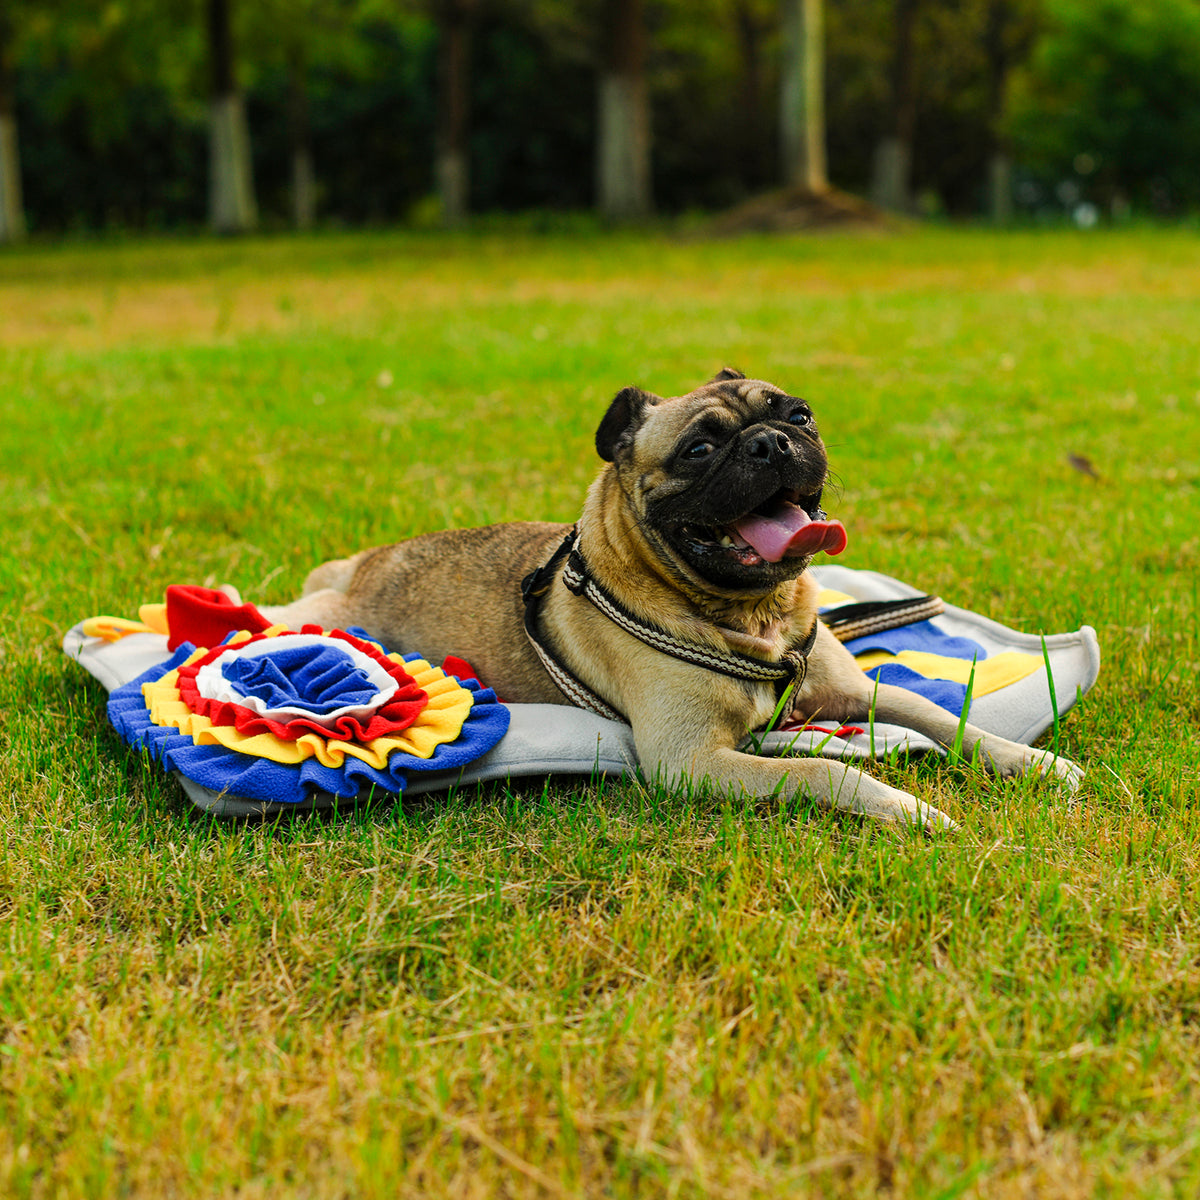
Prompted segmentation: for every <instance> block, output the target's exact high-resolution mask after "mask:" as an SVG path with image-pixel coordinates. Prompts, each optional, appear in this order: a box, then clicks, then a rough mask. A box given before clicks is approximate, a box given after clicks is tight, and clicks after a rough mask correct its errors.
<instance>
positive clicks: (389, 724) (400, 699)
mask: <svg viewBox="0 0 1200 1200" xmlns="http://www.w3.org/2000/svg"><path fill="white" fill-rule="evenodd" d="M300 632H301V633H323V632H325V631H323V630H322V629H321V628H320V627H319V626H317V625H305V626H304V628H303V629H302V630H301V631H300ZM326 636H327V637H332V638H338V639H339V640H341V641H343V642H345V643H346V644H347V645H350V646H353V647H354V649H356V650H359V651H361V652H362V653H363V654H366V655H369V656H370V657H371V658H373V659H374V660H375V661H376V662H377V663H379V665H380V666H381V667H383V669H384V670H385V671H387V673H388V674H389V675H390V676H391V677H392V678H393V679H394V680H395V681H396V683H397V684H398V685H399V687H400V690H399V691H398V692H397V693H396V694H395V695H394V696H393V697H392V698H391V699H390V700H389V701H388V702H387V703H386V704H385V705H383V706H382V707H381V708H378V709H376V710H375V712H373V713H372V714H371V715H370V717H369V718H368V719H367V720H366V721H365V722H364V721H363V720H361V719H360V718H358V717H354V716H349V715H347V716H341V717H339V718H338V719H337V721H336V722H335V723H334V724H333V725H332V726H327V725H321V724H318V723H317V722H316V721H313V720H311V719H310V718H308V717H295V718H293V719H292V720H290V721H288V722H286V723H283V722H281V721H275V720H272V719H271V718H270V717H264V716H261V715H260V714H259V713H256V712H255V711H254V710H253V709H252V708H247V707H245V706H244V705H241V704H231V703H229V702H228V701H218V700H209V699H207V698H206V697H204V696H201V695H200V692H199V690H198V689H197V687H196V675H197V674H198V673H199V670H200V668H201V667H203V666H206V665H207V664H208V663H210V662H214V661H215V660H216V659H217V658H219V657H220V656H221V655H222V654H224V653H225V651H226V650H229V649H231V647H229V646H216V647H214V648H213V649H212V650H210V651H209V652H208V653H207V654H205V655H204V657H203V658H199V659H197V660H196V661H195V662H194V663H191V664H189V665H187V666H183V667H180V668H179V682H178V683H177V684H176V686H177V687H178V688H179V698H180V699H181V700H182V701H183V702H184V704H186V705H187V706H188V708H189V709H190V710H191V711H192V712H194V713H198V714H199V715H200V716H204V717H207V718H208V719H209V720H210V721H212V723H213V724H214V725H232V726H234V728H236V729H237V731H238V732H239V733H241V734H245V735H247V736H253V735H255V734H260V733H273V734H274V735H275V736H276V737H279V738H284V739H285V740H287V741H289V742H294V741H297V740H299V739H300V738H301V737H303V736H304V735H305V734H307V733H315V734H317V736H318V737H323V738H326V739H327V740H334V739H339V740H341V741H347V742H370V741H373V740H374V739H375V738H380V737H387V736H388V735H390V734H395V733H399V732H400V731H401V730H403V729H407V728H408V727H409V726H410V725H411V724H412V723H413V722H414V721H415V720H416V719H417V717H418V716H420V714H421V710H422V709H424V707H425V706H426V705H427V704H428V703H429V697H428V696H427V695H426V694H425V692H424V691H423V690H422V689H421V688H419V687H417V685H416V683H415V681H414V680H413V678H412V676H411V675H409V674H408V672H407V671H405V669H404V665H403V663H396V662H392V661H391V659H389V658H386V657H385V656H384V655H382V654H381V653H380V652H379V649H378V648H377V647H376V646H373V645H371V643H370V642H364V641H362V640H361V639H360V638H356V637H354V636H353V635H351V634H348V633H342V632H340V631H336V630H335V631H332V632H329V633H326ZM264 640H266V639H264V638H262V637H252V638H250V639H248V640H247V641H245V642H239V643H238V646H239V647H241V646H248V645H251V644H252V643H254V642H261V641H264ZM279 640H280V641H281V642H284V643H286V635H284V637H283V638H281V639H279Z"/></svg>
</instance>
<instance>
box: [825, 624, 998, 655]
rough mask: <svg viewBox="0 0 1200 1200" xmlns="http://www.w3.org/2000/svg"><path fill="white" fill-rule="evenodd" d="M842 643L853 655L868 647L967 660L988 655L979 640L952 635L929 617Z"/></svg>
mask: <svg viewBox="0 0 1200 1200" xmlns="http://www.w3.org/2000/svg"><path fill="white" fill-rule="evenodd" d="M842 645H844V646H845V647H846V649H847V650H849V651H850V653H851V654H854V655H859V654H866V653H867V652H868V651H869V650H885V651H887V652H888V653H889V654H899V653H900V651H901V650H923V651H925V652H926V653H928V654H943V655H945V656H946V657H947V658H965V659H966V660H967V661H968V662H970V661H971V659H977V660H978V661H979V662H982V661H983V660H984V659H985V658H987V656H988V655H987V651H986V650H985V649H984V648H983V647H982V646H981V645H980V644H979V643H978V642H975V641H972V640H971V639H970V638H965V637H951V636H950V635H949V634H948V633H944V632H943V631H942V630H940V629H939V628H938V627H937V626H936V625H935V624H934V623H933V622H932V621H916V622H914V623H913V624H912V625H901V626H900V628H898V629H885V630H884V631H883V632H882V633H868V634H864V635H863V636H862V637H858V638H852V639H851V640H850V641H848V642H843V643H842Z"/></svg>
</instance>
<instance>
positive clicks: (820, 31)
mask: <svg viewBox="0 0 1200 1200" xmlns="http://www.w3.org/2000/svg"><path fill="white" fill-rule="evenodd" d="M779 132H780V150H781V155H782V158H783V177H784V181H785V182H786V183H788V184H790V185H791V186H793V187H800V188H803V189H804V190H805V191H808V192H812V193H814V194H820V193H821V192H827V191H828V190H829V176H828V167H827V166H826V162H825V33H824V9H823V0H783V72H782V80H781V87H780V112H779Z"/></svg>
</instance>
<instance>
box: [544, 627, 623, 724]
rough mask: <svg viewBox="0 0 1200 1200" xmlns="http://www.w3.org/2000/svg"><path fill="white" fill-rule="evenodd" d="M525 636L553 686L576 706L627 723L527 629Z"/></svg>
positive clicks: (611, 719)
mask: <svg viewBox="0 0 1200 1200" xmlns="http://www.w3.org/2000/svg"><path fill="white" fill-rule="evenodd" d="M526 636H527V637H528V638H529V644H530V645H531V646H532V647H533V648H534V649H535V650H536V651H537V655H538V658H540V659H541V660H542V666H543V667H545V668H546V672H547V674H549V676H550V678H551V679H553V680H554V686H555V687H557V688H558V690H559V691H560V692H562V694H563V695H564V696H566V698H567V699H568V700H570V702H571V703H572V704H574V705H575V707H576V708H586V709H587V710H588V711H589V712H594V713H595V714H596V715H597V716H598V717H606V718H607V719H608V720H610V721H620V722H621V723H622V724H623V725H628V724H629V721H628V720H627V719H626V718H625V716H624V714H623V713H620V712H618V711H617V710H616V709H615V708H613V707H612V706H611V705H609V704H606V703H605V702H604V701H603V700H601V699H600V697H599V696H597V695H596V693H595V692H593V691H592V690H591V688H589V687H588V686H587V685H586V684H585V683H583V682H582V681H581V680H579V679H576V678H575V676H574V675H572V674H571V672H570V671H568V670H567V669H566V667H564V666H563V665H562V663H560V662H559V661H558V660H557V659H556V658H554V657H552V656H551V654H550V652H549V651H548V650H546V649H545V647H543V646H542V644H541V643H540V642H539V641H538V640H537V639H536V638H535V637H533V635H532V634H530V633H529V632H528V630H527V631H526Z"/></svg>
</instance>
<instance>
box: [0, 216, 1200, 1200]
mask: <svg viewBox="0 0 1200 1200" xmlns="http://www.w3.org/2000/svg"><path fill="white" fill-rule="evenodd" d="M1198 328H1200V241H1198V240H1197V239H1196V238H1195V237H1194V235H1189V234H1185V233H1171V232H1155V231H1149V232H1138V233H1130V234H1112V235H1109V234H1103V235H1101V234H1097V235H1094V236H1079V235H1072V234H1063V233H1054V234H1012V235H1009V236H995V235H991V234H985V233H980V232H970V231H957V232H956V231H942V232H937V231H934V232H918V233H913V234H909V235H903V236H879V237H850V236H846V237H841V236H828V237H812V238H808V239H803V238H795V239H792V238H785V239H779V240H772V239H748V240H740V241H724V242H715V243H713V242H700V241H696V242H687V241H674V240H670V239H667V238H665V237H660V236H654V235H632V234H631V235H614V236H611V237H604V238H601V237H587V236H579V237H566V236H560V237H548V238H545V239H542V240H537V239H533V238H530V237H527V236H522V235H513V236H507V237H506V236H504V235H503V234H501V233H489V234H487V235H486V236H475V237H472V236H468V235H463V236H458V237H454V238H447V237H441V236H428V235H427V236H417V235H391V234H387V235H383V234H380V235H370V236H367V235H364V236H328V237H319V238H314V239H311V240H298V241H295V240H278V241H252V242H237V243H220V244H218V243H189V242H160V243H148V244H140V243H135V244H128V245H114V246H82V247H71V248H61V249H55V248H45V247H41V248H39V247H34V248H31V249H23V250H20V251H13V252H7V253H5V254H3V255H0V415H2V417H3V425H2V426H0V489H2V495H0V498H2V504H0V513H2V516H0V531H2V534H0V539H2V540H0V602H2V603H3V614H2V615H3V625H2V627H0V712H2V722H3V723H2V725H0V831H2V834H3V844H4V850H3V853H2V854H0V1194H3V1195H5V1196H14V1197H24V1196H36V1197H50V1196H75V1195H88V1196H100V1195H127V1196H135V1197H150V1196H168V1195H169V1196H194V1197H211V1196H232V1195H237V1196H240V1197H259V1196H262V1197H271V1198H272V1200H274V1198H277V1197H292V1196H295V1197H308V1196H314V1197H325V1196H355V1197H358V1196H368V1197H369V1196H380V1197H393V1196H397V1195H428V1196H453V1197H455V1198H456V1200H460V1198H469V1197H476V1196H498V1195H504V1196H540V1195H543V1194H550V1195H564V1196H588V1197H591V1196H599V1195H608V1196H614V1197H628V1196H646V1197H653V1196H660V1195H661V1196H683V1197H688V1196H709V1195H712V1196H729V1197H735V1196H736V1197H741V1196H755V1195H757V1196H763V1197H777V1196H782V1195H799V1196H806V1195H812V1196H838V1197H841V1196H874V1195H877V1194H878V1192H879V1191H880V1190H881V1189H882V1190H884V1191H889V1190H890V1191H891V1192H892V1193H893V1194H895V1195H904V1196H916V1197H930V1198H933V1197H955V1196H981V1197H982V1196H987V1197H1008V1196H1014V1197H1015V1196H1030V1195H1036V1196H1051V1195H1053V1196H1076V1195H1077V1196H1114V1197H1116V1196H1128V1195H1146V1196H1168V1195H1179V1196H1189V1197H1190V1196H1193V1195H1195V1194H1196V1193H1197V1191H1198V1190H1200V1066H1198V1064H1200V1053H1198V1051H1200V1044H1198V1043H1200V923H1198V917H1197V914H1198V913H1200V883H1198V882H1197V880H1198V879H1200V861H1198V860H1200V803H1198V801H1197V792H1198V791H1200V772H1198V768H1197V765H1196V764H1197V751H1196V747H1195V742H1196V738H1197V734H1198V728H1197V727H1198V724H1200V699H1198V697H1200V689H1198V686H1197V673H1198V671H1200V645H1198V638H1197V607H1198V605H1197V592H1198V587H1200V584H1198V582H1197V581H1198V579H1200V532H1198V530H1200V495H1198V483H1200V392H1198V390H1197V389H1198V388H1200V340H1198V339H1197V337H1196V330H1197V329H1198ZM726 363H728V364H731V365H736V366H740V367H742V368H743V369H745V370H747V371H748V372H750V373H752V374H757V375H762V376H765V377H767V378H771V379H773V380H776V381H777V382H779V383H781V384H783V385H785V386H787V387H789V388H791V389H793V390H797V391H799V392H801V393H802V394H804V395H805V396H807V397H808V398H809V399H810V400H811V401H812V402H813V404H814V406H815V408H816V411H817V414H818V418H819V421H820V423H821V427H822V430H823V432H824V434H825V437H826V440H827V442H828V443H829V446H830V453H831V458H832V461H833V465H834V468H835V470H836V473H837V476H838V479H839V481H840V488H839V494H838V495H836V496H831V497H830V502H829V503H827V504H826V507H827V508H828V509H829V511H830V512H831V513H832V514H834V515H837V516H838V517H841V518H842V519H843V520H844V521H845V523H846V525H847V528H848V529H849V531H850V537H851V545H850V549H849V550H848V551H847V553H846V555H844V556H843V559H842V561H843V562H845V563H846V565H848V566H862V567H868V568H874V569H881V570H885V571H888V572H890V573H892V574H895V575H898V576H900V577H901V578H905V579H909V580H911V581H912V582H915V583H918V584H920V585H922V586H923V587H927V588H929V589H930V590H936V591H938V592H939V593H940V594H942V595H943V596H945V597H946V598H947V599H949V600H951V601H952V602H955V603H959V604H962V605H965V606H967V607H970V608H973V609H975V610H977V611H980V612H983V613H985V614H988V615H990V616H993V617H996V618H998V619H1000V620H1003V621H1005V622H1007V623H1009V624H1013V625H1016V626H1017V627H1019V628H1022V629H1025V630H1028V631H1031V632H1039V631H1044V632H1056V631H1059V630H1064V629H1073V628H1075V627H1077V626H1078V625H1080V624H1082V623H1084V622H1088V623H1090V624H1093V625H1094V626H1095V627H1096V628H1097V631H1098V633H1099V636H1100V640H1101V646H1102V650H1103V654H1104V666H1103V670H1102V674H1101V678H1100V682H1099V684H1098V686H1097V687H1096V689H1095V691H1094V692H1093V693H1092V694H1091V695H1090V696H1089V697H1088V699H1087V700H1086V701H1085V703H1084V705H1083V706H1082V708H1080V709H1077V710H1076V711H1074V712H1072V713H1071V714H1070V715H1068V716H1067V717H1065V718H1064V720H1063V722H1062V727H1061V730H1060V732H1059V738H1060V741H1061V748H1062V750H1063V752H1064V753H1066V754H1068V755H1069V756H1071V757H1072V758H1075V759H1077V760H1078V761H1080V762H1083V763H1084V764H1086V766H1087V767H1088V771H1089V774H1088V778H1087V780H1086V782H1085V783H1084V786H1083V789H1082V791H1081V793H1080V795H1079V796H1078V798H1077V799H1075V800H1073V801H1072V800H1069V799H1068V798H1067V796H1066V795H1065V794H1064V793H1063V792H1061V791H1059V790H1056V789H1052V788H1051V789H1039V788H1037V787H1033V786H1030V785H1029V784H1028V783H1027V782H1026V781H1017V782H1015V783H1003V784H1001V783H995V782H992V781H990V780H988V779H986V778H982V777H981V776H980V775H979V774H978V773H977V772H976V771H975V770H974V769H973V768H972V767H971V766H970V765H969V764H967V763H960V764H958V765H951V766H946V765H942V766H936V765H933V764H927V763H919V764H904V763H903V762H901V763H898V764H884V765H880V766H877V767H875V768H873V769H874V770H876V771H878V772H879V773H880V774H882V775H883V776H885V777H886V778H888V779H889V781H891V782H893V783H894V784H896V785H897V786H902V787H905V788H908V789H910V790H914V791H917V792H919V793H920V794H921V795H922V796H923V797H924V798H925V799H927V800H929V801H930V802H931V803H933V804H936V805H937V806H938V807H939V808H941V809H943V810H945V811H947V812H948V813H949V814H950V815H951V816H953V817H954V818H955V820H957V821H958V822H959V823H960V824H961V826H962V829H961V831H960V832H958V833H956V834H953V835H945V836H940V837H929V836H918V835H914V834H912V833H911V832H906V831H903V830H896V829H892V828H889V827H885V826H880V825H875V824H869V823H863V822H861V821H858V820H853V819H845V818H839V817H835V816H830V815H828V814H820V813H814V812H811V811H810V810H809V809H808V807H807V806H806V805H804V804H803V803H802V802H795V801H793V802H790V803H785V804H778V805H770V804H757V805H755V804H745V803H731V802H728V801H720V800H714V799H711V798H706V797H704V796H701V795H683V796H671V795H666V794H663V793H661V792H658V791H655V790H652V789H651V790H645V789H641V788H638V787H635V786H620V785H617V784H608V785H605V786H603V787H594V786H577V787H573V786H570V785H568V784H565V783H560V784H556V785H555V786H553V787H548V788H547V787H543V786H542V784H541V783H540V782H536V781H534V782H524V783H521V784H519V785H514V786H512V787H502V786H491V787H488V788H484V789H479V790H470V791H465V792H462V793H459V794H456V795H451V796H441V797H429V798H421V799H417V800H413V801H409V802H406V803H403V804H398V805H394V806H379V807H368V808H363V809H360V810H358V811H354V812H351V813H343V814H339V815H337V816H336V817H333V818H327V819H317V818H304V819H298V820H295V821H290V822H281V823H280V824H278V825H273V824H268V825H238V824H221V823H218V822H212V821H209V820H206V819H202V818H200V817H199V816H198V815H196V814H195V813H194V812H193V811H192V810H191V807H190V805H188V804H187V802H186V801H185V800H184V798H183V797H182V795H181V793H180V791H179V790H178V788H177V787H176V786H175V785H174V784H173V783H172V782H170V781H168V780H165V779H163V778H162V777H161V776H160V775H158V774H157V773H156V772H155V771H154V770H152V769H151V768H149V767H148V766H147V765H146V764H145V763H143V762H142V761H141V760H140V759H139V758H138V757H137V756H136V755H133V754H131V753H129V752H127V751H126V750H125V749H124V748H123V747H122V745H121V744H120V742H119V741H118V739H117V738H116V736H115V735H114V734H113V733H112V732H111V731H110V730H109V729H108V728H107V726H106V724H105V719H104V694H103V690H102V689H101V688H100V687H99V686H98V685H97V684H96V683H94V682H93V681H92V680H91V679H90V677H88V676H86V675H85V674H84V673H83V672H82V671H80V670H79V669H78V668H77V667H75V666H74V665H72V664H71V663H69V662H67V661H66V660H65V659H64V658H63V656H62V655H61V654H60V652H59V650H58V640H59V638H60V636H61V633H62V631H63V630H64V629H65V628H66V627H68V626H69V625H71V624H72V623H74V622H75V621H77V620H78V619H80V618H81V617H83V616H87V615H92V614H95V613H100V612H111V613H116V614H127V615H133V613H134V612H135V611H136V607H137V605H138V604H139V603H141V602H144V601H146V600H152V599H156V598H158V597H159V596H160V595H161V592H162V590H163V588H164V587H165V586H166V585H167V584H169V583H176V582H196V583H210V584H211V583H217V582H222V581H230V582H233V583H236V584H237V585H238V586H239V587H240V588H241V589H242V590H243V592H244V593H245V594H246V596H247V598H249V599H252V600H255V601H261V602H279V601H283V600H286V599H289V598H290V597H291V596H292V595H293V594H294V593H295V591H296V589H297V588H298V587H299V584H300V582H301V580H302V579H303V576H304V574H305V573H306V571H307V570H308V568H309V567H310V566H312V565H313V564H314V563H316V562H317V561H320V560H322V559H324V558H326V557H329V556H331V555H335V554H340V553H343V552H345V551H347V550H351V549H355V548H358V547H361V546H365V545H368V544H372V543H375V542H379V541H384V540H394V539H396V538H400V537H404V536H407V535H411V534H414V533H418V532H421V531H423V530H428V529H434V528H439V527H444V526H446V525H460V524H470V523H483V522H488V521H495V520H504V519H512V518H552V519H559V520H569V519H572V518H573V517H574V516H575V515H576V514H577V512H578V507H579V502H580V497H581V494H582V491H583V489H584V487H585V486H586V484H587V482H588V480H589V478H590V476H591V474H592V472H593V470H594V468H595V465H596V461H595V458H594V451H593V450H592V447H591V441H592V434H593V431H594V428H595V425H596V423H597V421H598V419H599V417H600V415H601V414H602V412H603V410H604V407H605V405H606V404H607V401H608V400H609V399H610V398H611V396H612V394H613V393H615V391H616V390H617V389H618V388H619V387H621V386H622V385H624V384H626V383H639V384H641V385H643V386H646V387H648V388H650V389H652V390H655V391H659V392H661V393H666V394H676V393H678V392H681V391H684V390H688V389H690V388H691V387H693V386H695V385H696V384H697V383H699V382H701V381H702V380H703V379H705V378H706V377H708V376H709V375H710V374H711V373H712V372H713V371H714V370H715V369H716V368H717V367H719V366H720V365H722V364H726ZM1070 455H1076V456H1082V457H1085V458H1086V459H1087V460H1089V461H1090V462H1091V464H1093V467H1094V471H1095V472H1096V475H1097V476H1098V477H1096V476H1093V475H1089V474H1086V473H1084V472H1082V471H1080V470H1078V469H1076V468H1075V467H1073V466H1072V465H1071V463H1070V461H1069V456H1070Z"/></svg>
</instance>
